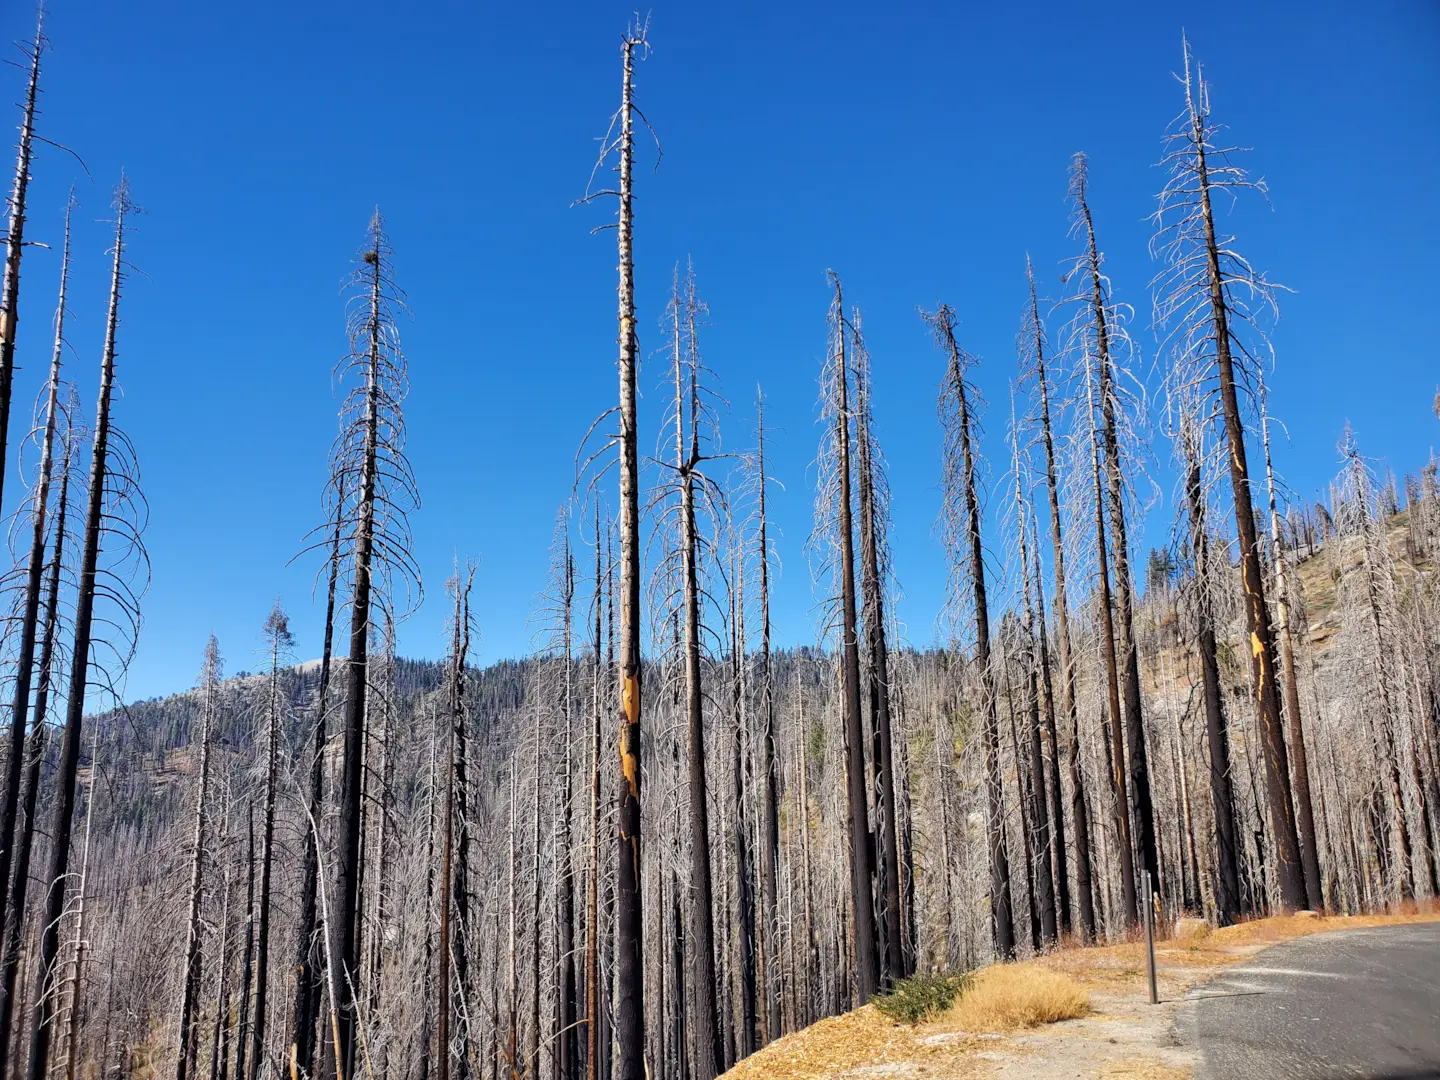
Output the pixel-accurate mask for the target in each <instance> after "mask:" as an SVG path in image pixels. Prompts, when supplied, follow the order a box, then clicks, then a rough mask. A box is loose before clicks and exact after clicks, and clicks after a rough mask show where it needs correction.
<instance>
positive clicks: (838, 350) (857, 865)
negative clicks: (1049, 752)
mask: <svg viewBox="0 0 1440 1080" xmlns="http://www.w3.org/2000/svg"><path fill="white" fill-rule="evenodd" d="M830 279H831V282H832V284H833V285H834V287H835V301H834V304H833V306H832V308H831V313H830V317H831V321H832V323H833V333H834V345H833V348H834V350H835V353H834V356H833V362H834V364H835V371H834V375H833V378H834V390H833V392H834V395H835V401H834V405H833V408H834V411H835V434H834V439H835V447H836V453H837V458H838V460H837V463H836V471H837V473H838V476H839V508H838V514H837V520H836V522H835V526H834V527H835V532H836V536H835V542H836V544H837V545H838V547H839V566H838V568H837V570H838V574H839V578H840V596H839V597H838V599H839V600H840V610H841V630H840V651H841V672H842V685H843V696H844V701H843V708H844V715H845V752H846V776H847V790H848V794H849V798H848V803H847V806H848V812H849V818H850V832H849V841H850V917H851V919H852V920H853V922H852V927H853V946H854V954H855V988H856V997H857V999H858V1001H859V1003H860V1004H862V1005H863V1004H864V1003H865V1002H867V1001H869V1000H870V998H871V996H872V995H873V994H874V993H875V991H876V990H878V989H879V987H880V955H879V951H878V949H877V947H876V945H877V943H876V938H875V907H874V901H873V896H872V893H871V888H870V879H871V876H872V874H873V872H874V867H873V865H872V862H873V859H872V856H871V843H870V824H869V810H868V807H867V804H866V795H865V734H864V726H863V724H862V722H861V716H860V645H859V641H858V638H857V626H856V624H857V622H858V616H857V614H856V604H855V527H854V523H853V516H852V510H851V507H852V500H851V494H850V476H851V466H850V420H851V415H850V394H849V384H850V369H849V363H848V361H847V358H846V336H847V325H846V322H845V305H844V302H843V298H842V295H841V291H840V279H839V278H838V277H836V276H835V274H834V273H833V272H832V273H831V275H830Z"/></svg>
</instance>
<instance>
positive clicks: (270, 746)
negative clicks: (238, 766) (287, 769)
mask: <svg viewBox="0 0 1440 1080" xmlns="http://www.w3.org/2000/svg"><path fill="white" fill-rule="evenodd" d="M265 634H266V636H267V637H268V638H269V639H270V687H269V698H268V701H267V703H266V724H265V744H266V745H265V809H264V811H263V813H262V816H261V826H260V906H259V911H258V928H257V930H256V941H255V1023H254V1025H253V1026H252V1027H251V1028H250V1071H249V1072H248V1073H246V1074H245V1078H246V1080H255V1078H256V1076H257V1075H259V1073H260V1070H261V1069H262V1068H264V1061H263V1058H264V1055H265V1020H266V1016H267V1012H268V1010H267V1008H266V1005H267V1003H268V1001H269V996H270V995H269V991H270V878H271V869H272V866H273V864H274V861H275V802H276V799H277V797H278V795H279V790H278V785H279V779H280V776H279V773H280V655H281V653H282V652H284V651H285V650H287V649H288V648H289V646H290V643H291V641H292V640H293V639H292V638H291V637H290V623H289V620H288V619H287V618H286V616H285V612H284V611H283V610H281V608H280V605H279V604H278V603H277V604H276V605H275V607H274V609H273V610H272V611H271V612H270V616H269V618H267V619H266V620H265ZM181 1080H184V1078H183V1077H182V1078H181ZM237 1080H238V1078H237Z"/></svg>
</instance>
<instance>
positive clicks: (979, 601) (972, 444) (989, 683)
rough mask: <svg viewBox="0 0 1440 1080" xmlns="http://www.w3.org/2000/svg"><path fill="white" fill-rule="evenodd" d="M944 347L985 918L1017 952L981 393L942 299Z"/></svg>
mask: <svg viewBox="0 0 1440 1080" xmlns="http://www.w3.org/2000/svg"><path fill="white" fill-rule="evenodd" d="M922 314H923V315H924V318H925V321H926V322H927V323H929V324H930V328H931V330H932V331H933V332H934V334H935V341H936V343H937V344H938V345H939V346H940V349H941V351H942V352H943V353H944V354H945V376H944V379H943V381H942V382H941V385H940V405H939V414H940V430H941V438H942V439H943V449H942V451H941V462H940V471H941V487H942V490H943V500H944V502H943V508H942V510H941V531H942V534H943V537H944V541H945V547H946V551H947V552H948V554H949V557H950V565H951V583H950V588H951V602H952V603H953V604H954V605H955V606H956V607H957V609H961V610H963V608H964V607H965V606H966V605H967V601H966V598H965V585H966V584H967V583H966V582H965V580H964V579H965V578H967V577H968V579H969V580H968V585H969V598H968V605H969V606H970V608H971V610H970V612H969V614H970V617H971V619H972V620H973V622H974V626H975V663H976V667H977V669H978V671H979V675H980V698H981V702H980V706H981V720H980V723H981V729H982V737H983V739H984V743H985V797H986V808H987V811H988V812H987V815H986V836H987V837H988V846H989V850H990V921H991V931H992V933H993V934H994V940H995V953H996V955H997V956H999V957H1001V958H1002V959H1009V958H1010V957H1013V956H1014V955H1015V915H1014V909H1013V906H1012V900H1011V897H1010V855H1009V852H1008V850H1007V844H1006V841H1005V789H1004V781H1003V778H1002V776H1001V773H1000V721H999V716H998V714H997V711H996V688H995V671H994V669H993V667H992V663H991V658H990V609H989V603H988V600H987V598H986V592H985V549H984V545H983V544H982V542H981V539H980V500H979V496H978V493H977V490H976V482H975V473H976V458H977V456H978V454H977V451H976V444H977V441H978V430H977V429H978V424H977V423H976V421H975V417H974V414H973V408H972V405H971V400H972V399H973V398H976V397H977V396H978V395H977V393H976V391H975V389H974V387H972V386H971V385H970V384H969V382H968V381H967V380H966V378H965V372H966V369H967V368H969V367H970V366H972V365H973V364H974V363H975V361H974V359H973V358H972V357H971V356H970V355H969V354H968V353H966V352H965V351H964V350H962V349H961V348H960V346H959V344H958V343H957V342H956V341H955V312H954V311H953V310H952V309H951V308H950V307H949V306H948V305H944V304H942V305H941V306H940V308H939V309H938V310H937V311H935V312H934V313H933V314H924V313H922Z"/></svg>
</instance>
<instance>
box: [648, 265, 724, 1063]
mask: <svg viewBox="0 0 1440 1080" xmlns="http://www.w3.org/2000/svg"><path fill="white" fill-rule="evenodd" d="M672 313H673V336H674V341H673V348H674V350H675V471H676V474H677V477H678V483H679V488H680V562H681V575H682V582H681V588H682V589H683V598H682V603H683V605H684V629H683V633H684V659H685V746H686V766H687V768H686V790H687V793H688V795H689V822H690V955H691V964H692V974H693V978H692V980H691V985H690V988H689V991H688V994H687V996H689V997H690V998H691V1000H692V1002H693V1015H694V1024H695V1070H696V1071H695V1080H713V1078H714V1077H715V1076H718V1075H719V1074H720V1073H722V1072H724V1070H725V1050H724V1045H723V1043H722V1042H721V1032H720V1018H719V1013H718V1005H717V1002H716V998H715V991H716V987H717V985H718V982H717V980H716V975H715V926H714V911H715V907H714V890H713V886H712V882H711V874H710V817H709V813H710V812H709V795H708V792H707V788H706V777H705V715H704V701H705V698H704V689H703V687H702V686H701V682H700V633H701V626H700V571H699V566H698V563H699V559H700V538H699V534H698V532H697V529H696V524H695V485H696V470H697V468H698V466H699V463H700V461H701V460H702V458H701V456H700V434H699V428H698V424H697V421H698V411H699V405H700V402H699V397H700V391H699V372H698V359H699V358H698V356H697V355H696V351H695V350H696V345H695V337H694V334H695V283H694V278H693V276H692V277H691V278H690V280H689V283H688V292H687V295H686V297H685V299H684V301H683V302H682V300H681V297H680V292H679V285H678V278H677V281H676V289H675V295H674V299H673V302H672ZM687 333H688V335H689V353H688V356H687V353H686V345H685V342H684V340H683V338H684V337H685V335H686V334H687ZM687 367H688V374H687ZM687 427H688V431H687ZM637 629H638V628H637Z"/></svg>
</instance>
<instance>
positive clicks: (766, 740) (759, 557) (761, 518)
mask: <svg viewBox="0 0 1440 1080" xmlns="http://www.w3.org/2000/svg"><path fill="white" fill-rule="evenodd" d="M751 465H752V467H753V482H754V485H755V515H756V516H755V522H756V530H757V532H756V538H755V543H756V551H755V562H756V566H757V567H758V569H759V572H760V597H759V599H760V673H759V674H760V712H759V721H760V731H759V733H758V738H757V739H756V745H757V747H758V749H759V762H758V765H757V771H758V773H759V776H758V778H757V780H758V783H759V786H760V800H761V805H760V844H759V847H760V917H759V920H758V921H759V925H760V933H759V964H760V986H761V993H762V995H763V996H764V1005H763V1009H762V1019H763V1021H764V1024H765V1027H764V1029H763V1030H764V1034H765V1037H766V1039H767V1040H770V1039H778V1038H779V1037H780V1036H781V1035H782V1034H783V1031H782V1022H781V1004H782V990H783V988H784V985H785V983H784V971H783V966H782V957H781V953H780V937H779V933H778V930H779V921H780V910H779V902H778V889H777V884H776V883H777V879H778V877H779V873H780V815H779V810H778V806H779V801H780V793H779V785H778V778H777V775H776V771H777V770H776V762H775V683H774V673H773V671H772V670H771V656H770V535H769V521H768V519H767V517H766V512H765V511H766V502H765V500H766V495H767V492H766V485H767V484H768V483H769V478H768V477H767V475H766V473H765V398H764V396H763V395H762V394H761V393H760V392H759V390H758V388H757V390H756V394H755V456H754V459H753V461H752V462H751Z"/></svg>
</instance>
